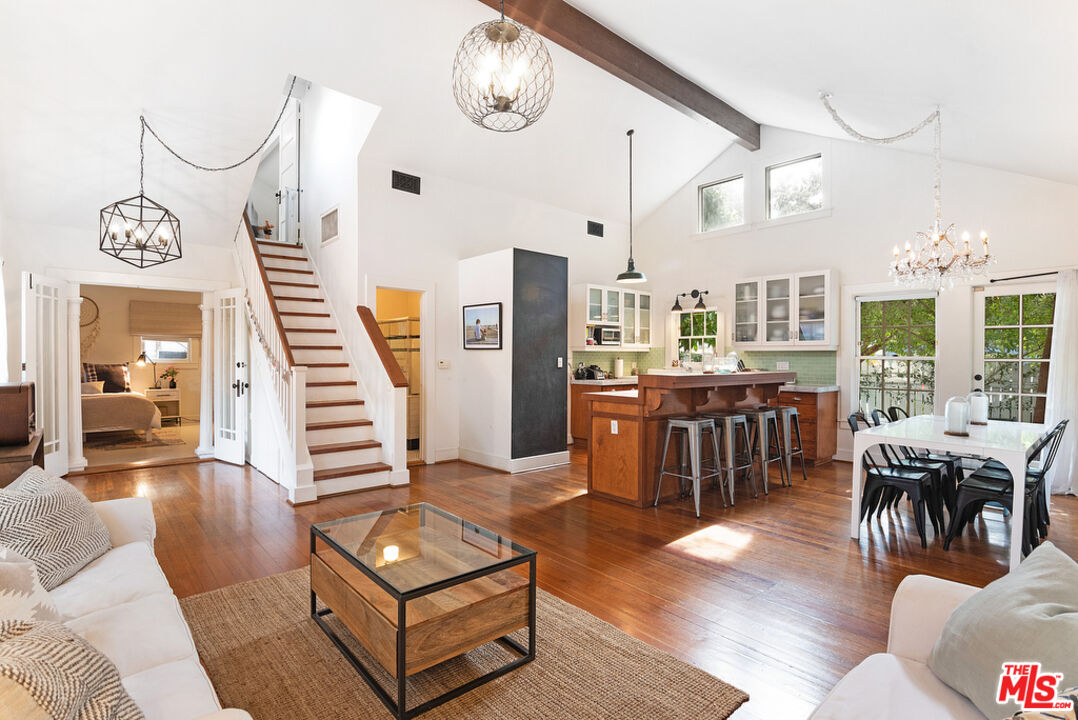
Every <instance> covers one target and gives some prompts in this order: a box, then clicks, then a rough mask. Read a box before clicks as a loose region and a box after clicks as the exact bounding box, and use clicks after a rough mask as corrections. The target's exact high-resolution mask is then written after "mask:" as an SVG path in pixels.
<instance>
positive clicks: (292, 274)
mask: <svg viewBox="0 0 1078 720" xmlns="http://www.w3.org/2000/svg"><path fill="white" fill-rule="evenodd" d="M255 248H256V253H257V255H258V257H259V258H260V260H261V263H262V267H263V268H264V269H265V272H266V281H267V282H268V284H269V287H270V292H271V294H272V296H273V298H274V300H275V302H276V306H277V309H278V314H279V315H280V319H281V324H282V326H283V330H284V333H285V336H286V339H287V342H288V345H289V348H290V350H291V353H292V356H293V357H294V358H295V363H296V365H298V366H299V365H302V366H306V367H307V395H306V410H307V413H306V414H307V423H306V434H307V450H308V452H309V453H310V456H311V460H312V462H313V464H314V482H315V486H316V487H317V488H318V495H319V497H325V496H326V495H332V494H335V493H339V492H347V491H349V490H354V489H366V488H368V487H377V486H380V485H383V484H388V482H389V473H390V471H392V466H390V465H389V464H387V463H384V462H382V444H381V443H380V442H378V441H377V440H375V439H373V422H372V421H371V420H370V419H369V418H368V417H367V409H366V404H365V402H364V400H363V398H362V397H360V392H359V384H358V382H357V381H356V377H355V374H354V372H353V368H352V367H351V366H350V365H349V362H348V356H347V355H346V354H345V351H344V344H343V341H342V339H341V337H340V336H339V333H338V331H337V323H336V322H334V318H333V316H332V315H331V314H330V312H329V310H328V308H327V307H326V302H325V298H324V296H323V293H322V288H321V287H319V285H318V282H317V280H316V277H315V273H314V271H313V270H311V269H310V267H309V265H310V261H309V260H308V258H307V255H306V252H305V251H304V249H303V247H301V246H296V245H289V244H286V243H278V242H271V241H266V240H259V241H257V242H256V245H255Z"/></svg>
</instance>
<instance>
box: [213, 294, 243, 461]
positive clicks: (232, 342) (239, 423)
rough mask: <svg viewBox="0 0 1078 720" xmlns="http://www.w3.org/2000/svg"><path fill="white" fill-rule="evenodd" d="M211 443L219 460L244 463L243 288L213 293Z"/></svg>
mask: <svg viewBox="0 0 1078 720" xmlns="http://www.w3.org/2000/svg"><path fill="white" fill-rule="evenodd" d="M214 298H215V307H214V316H215V317H214V320H215V322H214V335H215V338H214V343H213V348H214V392H213V396H214V402H213V405H214V423H213V428H214V429H213V432H214V442H213V454H214V457H216V458H217V459H218V460H223V461H225V462H229V463H233V464H235V465H243V464H244V461H245V453H246V447H247V398H248V387H249V385H248V375H247V370H248V368H247V311H246V308H245V307H244V299H243V290H242V289H236V290H221V291H218V292H216V293H214Z"/></svg>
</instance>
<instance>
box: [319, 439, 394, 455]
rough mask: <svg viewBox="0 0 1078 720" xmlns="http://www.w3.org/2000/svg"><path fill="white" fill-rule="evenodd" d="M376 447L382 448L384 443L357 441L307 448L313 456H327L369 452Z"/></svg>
mask: <svg viewBox="0 0 1078 720" xmlns="http://www.w3.org/2000/svg"><path fill="white" fill-rule="evenodd" d="M376 447H382V443H380V442H378V441H377V440H357V441H355V442H342V443H329V444H327V445H310V446H308V447H307V452H309V453H310V454H311V455H325V454H326V453H339V452H348V451H350V450H368V449H370V448H376Z"/></svg>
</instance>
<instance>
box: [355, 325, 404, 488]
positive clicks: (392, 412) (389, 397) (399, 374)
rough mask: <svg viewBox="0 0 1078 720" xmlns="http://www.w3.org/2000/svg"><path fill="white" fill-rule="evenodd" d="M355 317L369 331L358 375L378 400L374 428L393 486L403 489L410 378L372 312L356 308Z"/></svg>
mask: <svg viewBox="0 0 1078 720" xmlns="http://www.w3.org/2000/svg"><path fill="white" fill-rule="evenodd" d="M356 313H357V315H358V316H359V320H360V325H362V326H363V329H364V330H366V333H362V335H363V338H361V339H362V340H366V341H367V342H361V343H359V344H358V347H357V351H358V352H360V353H362V354H363V355H364V357H361V358H357V360H359V362H358V365H359V371H360V373H361V375H363V382H364V385H365V387H366V388H367V390H368V392H370V393H372V394H375V395H376V396H377V397H376V400H375V402H374V403H373V410H374V412H375V413H376V417H375V425H376V427H380V428H381V431H380V434H379V436H378V439H379V440H380V441H381V442H382V447H383V448H384V450H385V454H386V458H387V462H388V463H389V464H390V465H392V466H393V471H392V474H391V477H390V484H391V485H404V484H406V483H407V482H408V440H407V436H408V378H407V377H406V376H405V375H404V371H403V370H401V366H400V364H399V363H398V362H397V358H396V356H395V355H393V350H392V349H391V348H390V347H389V343H388V342H386V338H385V336H384V335H383V334H382V329H381V328H380V327H378V321H377V320H376V319H375V317H374V313H373V312H371V309H370V308H369V307H367V306H366V305H357V306H356Z"/></svg>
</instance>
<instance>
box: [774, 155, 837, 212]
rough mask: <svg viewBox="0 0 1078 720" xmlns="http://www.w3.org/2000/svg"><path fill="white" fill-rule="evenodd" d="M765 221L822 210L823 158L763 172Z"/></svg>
mask: <svg viewBox="0 0 1078 720" xmlns="http://www.w3.org/2000/svg"><path fill="white" fill-rule="evenodd" d="M765 176H766V177H765V183H764V184H765V192H766V194H767V217H768V219H772V220H773V219H775V218H783V217H789V216H791V215H800V214H802V213H808V212H814V211H816V210H822V209H823V156H822V155H819V154H817V155H811V156H809V157H805V158H800V159H798V160H790V161H789V162H784V163H780V164H778V165H772V166H770V167H769V168H767V170H766V173H765Z"/></svg>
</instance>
